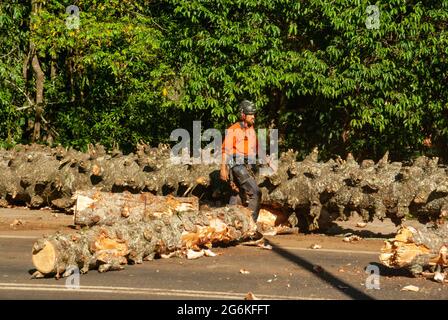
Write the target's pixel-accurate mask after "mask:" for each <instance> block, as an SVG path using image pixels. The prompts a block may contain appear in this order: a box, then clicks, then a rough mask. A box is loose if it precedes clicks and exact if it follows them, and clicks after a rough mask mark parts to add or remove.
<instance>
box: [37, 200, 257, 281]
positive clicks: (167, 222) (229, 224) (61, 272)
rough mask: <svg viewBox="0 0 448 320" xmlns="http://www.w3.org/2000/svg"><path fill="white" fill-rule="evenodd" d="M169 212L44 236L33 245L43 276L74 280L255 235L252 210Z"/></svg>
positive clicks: (237, 208)
mask: <svg viewBox="0 0 448 320" xmlns="http://www.w3.org/2000/svg"><path fill="white" fill-rule="evenodd" d="M165 213H166V214H164V215H162V216H161V217H155V216H153V215H146V216H145V217H144V218H143V219H142V220H141V221H138V222H131V221H130V220H129V219H118V220H116V222H115V224H114V225H112V226H105V225H103V226H99V225H96V226H93V227H91V228H89V229H87V230H81V231H78V232H76V233H73V234H69V233H57V234H55V235H52V236H48V237H44V238H42V239H39V240H38V241H37V242H36V243H35V244H34V246H33V250H32V254H33V259H32V260H33V264H34V266H35V267H36V269H37V271H38V274H39V275H41V276H42V275H54V276H56V277H60V276H69V275H70V272H72V271H73V270H74V268H79V269H80V272H81V273H85V272H87V271H88V270H89V269H96V268H98V270H99V271H100V272H104V271H108V270H119V269H122V268H123V265H125V264H126V263H142V261H143V260H144V259H145V260H151V259H153V258H155V257H158V256H162V255H163V256H171V255H177V256H184V255H186V254H187V252H188V251H189V250H194V251H201V250H202V249H210V248H211V247H212V246H214V245H218V244H227V245H228V244H232V243H238V242H241V241H244V240H246V239H251V238H252V237H254V235H255V234H256V230H257V228H256V224H255V222H254V221H253V219H252V217H251V210H249V209H247V208H245V207H242V206H229V207H224V208H218V209H212V210H207V211H185V212H174V211H171V212H170V211H169V210H167V211H165Z"/></svg>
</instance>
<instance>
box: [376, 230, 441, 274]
mask: <svg viewBox="0 0 448 320" xmlns="http://www.w3.org/2000/svg"><path fill="white" fill-rule="evenodd" d="M379 259H380V261H381V263H383V264H384V265H386V266H388V267H392V268H406V269H408V270H409V271H411V272H412V273H413V274H414V275H418V274H421V273H422V272H423V271H425V270H426V269H429V270H430V271H432V272H434V271H436V270H437V268H440V271H443V269H445V268H448V224H446V223H444V224H442V225H434V226H429V227H421V228H418V229H415V228H412V227H404V228H401V229H400V230H399V231H398V233H397V235H396V236H395V238H393V239H390V240H387V241H385V243H384V246H383V248H382V249H381V255H380V257H379ZM447 271H448V269H447Z"/></svg>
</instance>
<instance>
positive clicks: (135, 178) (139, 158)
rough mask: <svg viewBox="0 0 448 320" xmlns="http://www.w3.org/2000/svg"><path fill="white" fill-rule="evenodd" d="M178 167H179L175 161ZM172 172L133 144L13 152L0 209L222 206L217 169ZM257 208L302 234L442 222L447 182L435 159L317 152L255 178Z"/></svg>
mask: <svg viewBox="0 0 448 320" xmlns="http://www.w3.org/2000/svg"><path fill="white" fill-rule="evenodd" d="M178 160H179V159H178ZM183 160H184V161H182V162H181V163H180V164H174V163H173V159H172V158H171V157H170V149H169V148H168V147H166V146H159V147H158V148H151V147H149V146H147V145H144V144H140V145H138V146H137V150H136V152H135V153H132V154H128V155H123V154H122V153H121V152H120V151H118V150H114V151H111V152H106V151H105V150H104V148H103V147H102V146H99V145H96V146H90V147H89V151H88V152H86V153H82V152H79V151H76V150H73V149H65V148H63V147H56V148H49V147H45V146H40V145H26V146H20V145H19V146H16V147H15V148H14V149H13V150H9V151H6V150H0V176H1V177H2V179H0V205H3V206H6V205H8V204H23V205H27V206H29V207H32V208H39V207H42V206H51V207H53V208H56V209H60V210H65V211H67V212H70V210H71V208H72V207H73V205H74V199H73V195H74V194H75V193H76V192H77V191H81V190H91V189H95V190H99V191H104V192H114V193H117V192H123V191H129V192H130V193H133V194H137V193H141V192H149V193H152V194H154V195H158V196H162V195H173V196H179V197H190V196H196V197H198V198H199V200H200V201H201V202H202V203H207V204H208V205H209V206H211V207H214V206H223V205H225V204H226V203H227V199H228V197H229V196H230V192H231V190H230V188H229V187H228V185H227V183H223V182H222V181H221V180H220V179H219V164H211V165H207V164H194V163H193V161H192V160H191V159H190V158H185V159H183ZM257 181H258V183H259V186H260V188H261V191H262V203H263V206H264V207H267V208H270V209H271V210H275V211H278V212H282V213H283V215H285V216H289V218H290V222H291V223H292V224H293V226H294V225H296V224H298V226H299V227H300V228H301V230H302V231H306V230H310V231H313V230H317V229H319V228H321V229H324V228H325V227H327V226H328V225H329V223H331V222H332V221H334V220H336V219H346V218H348V217H350V216H351V215H352V214H353V213H355V212H356V213H358V214H359V215H361V216H362V217H363V218H364V220H365V221H370V220H372V219H373V218H374V217H376V218H379V219H384V218H390V219H392V221H394V222H395V223H396V224H400V223H401V221H402V220H403V218H405V217H406V216H413V217H416V218H417V219H418V220H419V221H420V222H422V223H426V222H429V221H437V220H440V219H444V217H445V216H446V214H447V208H448V176H447V172H446V168H444V167H443V166H440V165H438V159H437V158H432V159H430V158H426V157H420V158H417V159H415V160H414V161H413V162H412V163H411V164H409V165H404V164H403V163H400V162H390V161H389V160H388V156H387V154H386V155H385V156H384V157H383V158H382V159H381V160H380V161H378V162H377V163H374V162H373V161H372V160H364V161H362V162H361V163H358V162H356V161H355V160H354V159H353V157H352V156H351V155H348V156H347V158H346V159H345V160H342V159H341V158H337V159H332V160H330V161H327V162H318V153H317V150H315V151H313V152H312V153H311V154H310V155H309V156H308V157H307V158H306V159H304V161H301V162H298V161H296V153H294V152H293V151H288V152H286V153H284V154H283V155H282V156H281V158H280V159H279V165H278V170H277V171H276V172H275V173H273V174H272V175H258V176H257Z"/></svg>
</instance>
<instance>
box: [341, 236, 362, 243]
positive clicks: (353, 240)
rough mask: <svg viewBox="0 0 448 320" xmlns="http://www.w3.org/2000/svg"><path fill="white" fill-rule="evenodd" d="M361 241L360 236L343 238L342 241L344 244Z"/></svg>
mask: <svg viewBox="0 0 448 320" xmlns="http://www.w3.org/2000/svg"><path fill="white" fill-rule="evenodd" d="M359 240H362V238H361V237H360V236H357V235H352V236H349V237H345V238H344V239H343V240H342V241H344V242H355V241H359Z"/></svg>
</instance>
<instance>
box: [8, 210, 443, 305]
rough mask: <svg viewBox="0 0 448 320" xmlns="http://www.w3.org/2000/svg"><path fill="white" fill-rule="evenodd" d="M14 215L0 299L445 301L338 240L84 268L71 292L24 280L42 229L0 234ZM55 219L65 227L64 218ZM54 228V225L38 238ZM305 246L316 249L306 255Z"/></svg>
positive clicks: (294, 238)
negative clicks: (370, 282)
mask: <svg viewBox="0 0 448 320" xmlns="http://www.w3.org/2000/svg"><path fill="white" fill-rule="evenodd" d="M20 214H22V215H25V216H26V215H27V214H30V213H27V212H25V213H24V210H19V211H14V210H9V211H8V212H6V211H4V210H0V216H1V217H3V219H4V220H3V224H1V222H2V221H0V225H3V228H0V299H51V300H53V299H89V300H95V299H119V300H124V299H231V300H233V299H244V296H245V295H246V294H247V293H248V292H252V293H253V294H254V295H255V296H256V297H258V298H261V299H294V300H298V299H306V300H308V299H436V300H441V299H444V300H445V299H448V289H447V286H446V285H441V284H438V283H435V282H433V281H430V280H427V279H423V278H412V277H411V276H410V275H409V274H408V273H407V272H403V271H400V270H390V269H387V268H385V267H383V266H381V265H380V264H379V263H378V253H379V250H380V248H381V245H382V243H383V241H382V240H381V239H363V240H361V241H359V242H356V243H346V242H343V241H342V238H341V237H340V236H324V235H284V236H275V237H267V239H268V241H269V242H270V244H271V245H272V246H273V249H272V250H263V249H260V248H257V247H249V246H241V245H240V246H236V247H228V248H215V249H214V252H215V253H217V254H218V256H216V257H203V258H200V259H197V260H186V259H181V258H171V259H157V260H154V261H149V262H145V263H143V264H141V265H128V266H126V268H125V270H122V271H113V272H107V273H98V272H97V271H95V270H92V271H90V272H89V273H88V274H86V275H81V277H80V281H79V288H77V289H71V288H69V287H67V286H66V279H60V280H55V279H52V278H48V279H30V277H31V273H32V271H33V265H32V262H31V247H32V244H33V242H34V241H35V239H36V238H37V237H39V236H40V235H41V234H42V233H43V232H44V230H42V228H43V226H49V225H50V224H45V223H43V224H42V225H41V227H40V228H38V227H33V224H32V223H30V222H29V221H28V222H27V223H25V224H24V225H23V226H18V227H10V229H9V230H8V227H7V226H8V225H7V224H6V222H9V220H10V219H12V218H13V217H15V216H19V215H20ZM38 214H41V215H47V216H49V215H50V214H51V213H42V212H38ZM34 216H37V215H36V214H34ZM8 219H9V220H8ZM22 219H24V218H23V217H22ZM55 219H56V220H55V221H60V224H66V223H67V221H68V220H69V217H63V218H59V217H55ZM6 220H8V221H6ZM29 220H30V219H29ZM61 227H62V226H60V228H61ZM374 227H375V226H374ZM376 227H377V228H378V226H376ZM379 228H381V226H379ZM33 229H34V230H33ZM55 229H58V227H57V223H55V225H51V230H47V231H45V232H54V230H55ZM341 230H343V231H344V232H345V231H347V230H350V229H341ZM372 230H374V231H375V228H373V229H372ZM355 231H356V230H355ZM363 232H364V233H366V232H369V231H366V230H364V231H363ZM372 234H376V235H377V236H380V237H381V236H382V235H378V233H376V231H375V232H374V233H372ZM312 244H319V245H321V246H322V248H321V249H310V246H311V245H312ZM369 264H371V265H375V266H378V267H379V271H380V278H379V280H380V283H379V284H380V288H379V289H378V290H376V289H370V290H369V289H366V279H368V277H369V275H368V274H367V273H366V272H365V268H366V267H367V266H368V265H369ZM241 269H244V270H247V271H248V272H249V273H246V274H243V273H241V272H240V270H241ZM68 284H69V285H70V284H73V283H70V282H69V283H68ZM407 285H414V286H417V287H419V292H408V291H402V290H401V289H402V288H403V287H405V286H407Z"/></svg>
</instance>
